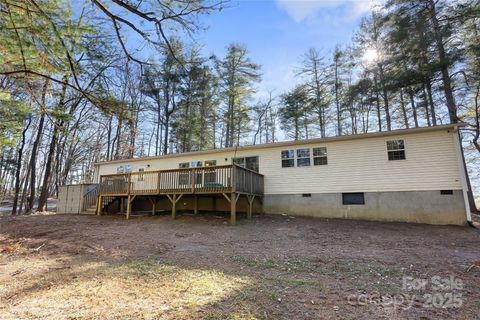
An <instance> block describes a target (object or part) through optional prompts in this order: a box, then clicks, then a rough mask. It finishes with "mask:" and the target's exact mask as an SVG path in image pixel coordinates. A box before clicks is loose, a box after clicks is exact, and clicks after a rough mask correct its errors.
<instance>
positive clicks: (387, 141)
mask: <svg viewBox="0 0 480 320" xmlns="http://www.w3.org/2000/svg"><path fill="white" fill-rule="evenodd" d="M399 141H402V145H403V148H396V149H389V143H391V142H394V143H397V144H398V142H399ZM385 145H386V147H387V160H388V161H402V160H407V146H406V143H405V139H393V140H385ZM402 152H403V158H396V156H395V154H397V155H398V154H401V153H402ZM391 154H393V156H392V157H390V155H391Z"/></svg>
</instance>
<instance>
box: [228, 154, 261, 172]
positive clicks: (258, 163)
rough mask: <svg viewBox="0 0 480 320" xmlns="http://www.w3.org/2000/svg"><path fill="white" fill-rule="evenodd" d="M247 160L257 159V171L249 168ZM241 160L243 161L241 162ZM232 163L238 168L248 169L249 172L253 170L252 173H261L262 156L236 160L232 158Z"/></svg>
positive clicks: (236, 158) (244, 157) (237, 158)
mask: <svg viewBox="0 0 480 320" xmlns="http://www.w3.org/2000/svg"><path fill="white" fill-rule="evenodd" d="M247 158H249V159H251V158H255V159H256V164H257V165H256V168H257V169H256V170H255V169H252V168H248V166H247ZM239 160H241V161H239ZM232 163H233V164H236V165H237V166H240V167H242V168H245V169H248V170H252V171H255V172H260V156H258V155H256V156H243V157H235V158H232Z"/></svg>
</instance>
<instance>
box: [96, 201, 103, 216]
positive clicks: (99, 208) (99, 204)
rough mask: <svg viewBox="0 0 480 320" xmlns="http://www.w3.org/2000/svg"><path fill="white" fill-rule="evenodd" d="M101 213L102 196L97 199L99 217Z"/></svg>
mask: <svg viewBox="0 0 480 320" xmlns="http://www.w3.org/2000/svg"><path fill="white" fill-rule="evenodd" d="M100 211H102V196H98V198H97V212H96V214H97V216H99V215H100Z"/></svg>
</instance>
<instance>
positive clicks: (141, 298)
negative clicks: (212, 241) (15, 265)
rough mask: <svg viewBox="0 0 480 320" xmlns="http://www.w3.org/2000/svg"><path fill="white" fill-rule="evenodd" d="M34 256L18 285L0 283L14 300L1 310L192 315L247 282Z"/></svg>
mask: <svg viewBox="0 0 480 320" xmlns="http://www.w3.org/2000/svg"><path fill="white" fill-rule="evenodd" d="M32 260H33V259H30V260H29V261H28V265H29V266H30V268H31V269H30V270H29V272H28V273H25V274H19V275H18V277H17V278H16V279H15V281H16V282H17V285H15V286H13V287H10V288H7V287H6V286H0V299H2V300H3V301H10V302H15V303H13V304H10V305H8V307H7V308H6V309H4V311H5V314H6V315H7V317H6V318H9V317H10V318H22V319H28V318H55V317H54V315H69V317H71V318H82V319H83V318H102V319H113V318H115V319H118V318H137V317H138V315H142V318H145V319H149V318H152V319H154V318H159V317H162V318H166V319H169V318H171V319H187V318H188V319H190V318H195V315H199V314H200V313H199V312H200V310H202V308H205V307H208V306H209V305H211V304H213V303H216V302H218V301H223V300H225V299H228V297H229V296H230V295H236V294H237V292H239V291H241V290H242V289H244V288H245V287H247V286H249V285H250V284H251V280H250V279H249V278H247V277H237V276H230V275H226V274H224V273H222V272H219V271H216V270H208V269H206V270H204V269H191V270H190V269H184V268H180V267H176V266H171V265H165V264H162V263H160V262H158V261H151V260H137V261H131V262H125V263H115V262H114V263H107V262H94V261H87V262H79V261H72V262H71V263H72V264H71V265H70V266H69V267H68V268H64V269H60V268H59V267H57V266H56V264H55V263H50V264H47V265H44V264H41V261H40V262H39V264H37V261H32ZM32 266H33V267H32ZM35 266H37V268H36V270H35ZM45 271H47V272H45ZM48 271H50V272H48ZM52 271H53V272H52ZM1 280H3V279H1ZM2 282H3V281H2ZM60 317H62V316H60Z"/></svg>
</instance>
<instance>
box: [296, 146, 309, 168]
mask: <svg viewBox="0 0 480 320" xmlns="http://www.w3.org/2000/svg"><path fill="white" fill-rule="evenodd" d="M309 166H310V149H308V148H305V149H297V167H309Z"/></svg>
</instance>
